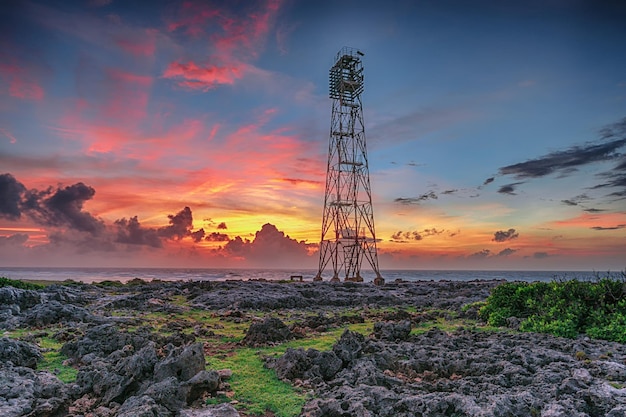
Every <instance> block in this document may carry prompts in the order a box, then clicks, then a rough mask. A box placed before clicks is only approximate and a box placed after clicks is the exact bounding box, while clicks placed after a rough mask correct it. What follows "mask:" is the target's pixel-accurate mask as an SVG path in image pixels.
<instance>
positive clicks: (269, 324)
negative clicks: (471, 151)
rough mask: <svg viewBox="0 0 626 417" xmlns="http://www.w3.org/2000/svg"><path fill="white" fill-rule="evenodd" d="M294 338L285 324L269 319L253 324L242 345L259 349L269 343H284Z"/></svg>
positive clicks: (272, 318)
mask: <svg viewBox="0 0 626 417" xmlns="http://www.w3.org/2000/svg"><path fill="white" fill-rule="evenodd" d="M292 338H293V334H292V333H291V330H289V328H288V327H287V326H286V325H285V323H283V322H282V321H281V320H280V319H277V318H275V317H267V318H266V319H265V320H263V321H262V322H259V323H252V324H251V325H250V328H248V331H247V332H246V335H245V337H244V338H243V340H242V341H241V343H242V344H244V345H247V346H251V347H258V346H264V345H267V344H268V343H274V342H284V341H286V340H290V339H292Z"/></svg>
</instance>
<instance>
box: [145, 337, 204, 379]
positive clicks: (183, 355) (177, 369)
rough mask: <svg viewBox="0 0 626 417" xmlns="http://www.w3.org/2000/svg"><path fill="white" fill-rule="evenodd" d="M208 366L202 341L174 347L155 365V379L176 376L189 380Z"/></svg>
mask: <svg viewBox="0 0 626 417" xmlns="http://www.w3.org/2000/svg"><path fill="white" fill-rule="evenodd" d="M205 367H206V361H205V360H204V347H203V345H202V343H194V344H193V345H189V346H186V347H178V348H173V349H172V350H171V351H170V353H169V355H168V356H167V357H166V358H165V359H164V360H162V361H161V362H159V363H157V364H156V366H155V367H154V379H155V380H156V381H162V380H164V379H166V378H169V377H172V376H173V377H176V379H178V380H179V381H181V382H185V381H188V380H189V379H191V377H193V376H194V375H196V374H197V373H198V372H200V371H203V370H204V368H205Z"/></svg>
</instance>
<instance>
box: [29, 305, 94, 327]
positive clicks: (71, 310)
mask: <svg viewBox="0 0 626 417" xmlns="http://www.w3.org/2000/svg"><path fill="white" fill-rule="evenodd" d="M94 318H95V317H94V316H93V315H92V314H91V313H90V312H89V311H88V310H87V309H85V308H83V307H78V306H75V305H73V304H63V303H61V302H59V301H48V302H46V303H41V304H37V305H36V306H34V307H32V308H31V309H30V310H28V312H27V313H26V314H25V316H24V317H23V318H22V320H21V324H22V325H23V326H31V327H43V326H47V325H50V324H56V323H64V324H66V323H81V322H89V321H93V320H94Z"/></svg>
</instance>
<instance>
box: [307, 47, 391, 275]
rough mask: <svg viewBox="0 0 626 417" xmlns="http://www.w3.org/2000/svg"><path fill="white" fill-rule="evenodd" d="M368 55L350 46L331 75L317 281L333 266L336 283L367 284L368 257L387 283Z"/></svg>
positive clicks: (369, 261)
mask: <svg viewBox="0 0 626 417" xmlns="http://www.w3.org/2000/svg"><path fill="white" fill-rule="evenodd" d="M364 55H365V54H364V53H363V52H361V51H359V50H358V49H354V48H349V47H344V48H342V49H341V50H340V51H339V52H338V53H337V56H336V57H335V64H334V65H333V66H332V67H331V68H330V72H329V89H330V91H329V95H330V98H331V99H332V100H333V103H332V115H331V118H330V140H329V146H328V167H327V170H326V192H325V194H324V213H323V218H322V238H321V241H320V259H319V269H318V273H317V275H316V277H315V280H316V281H321V280H322V273H323V272H324V270H325V269H326V267H327V266H328V265H329V264H331V265H332V268H333V277H332V279H331V281H339V280H340V276H341V277H343V279H344V281H353V282H363V277H362V276H361V263H362V262H363V259H364V258H365V259H366V260H367V261H368V263H369V264H370V266H371V268H372V270H373V271H374V273H376V278H375V280H374V283H375V284H377V285H381V284H384V283H385V280H384V279H383V278H382V276H381V275H380V271H379V269H378V255H377V252H376V232H375V230H374V211H373V209H372V192H371V188H370V178H369V168H368V164H367V149H366V146H365V125H364V123H363V104H362V102H361V93H362V92H363V63H362V61H361V57H363V56H364Z"/></svg>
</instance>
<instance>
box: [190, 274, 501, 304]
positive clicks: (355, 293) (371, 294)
mask: <svg viewBox="0 0 626 417" xmlns="http://www.w3.org/2000/svg"><path fill="white" fill-rule="evenodd" d="M499 283H501V281H472V282H459V281H420V282H410V283H398V284H387V285H382V286H376V285H373V284H364V283H350V282H343V283H330V282H296V283H291V284H280V283H273V282H246V283H243V284H244V285H242V283H241V282H236V281H226V282H213V283H211V285H210V286H208V289H207V286H205V287H204V288H194V287H192V286H189V287H187V289H188V292H189V296H188V298H189V299H190V300H193V305H194V307H196V308H204V309H209V310H219V309H244V310H247V309H253V310H275V309H295V308H298V309H301V308H309V309H328V308H329V307H364V306H380V307H382V306H402V305H406V306H420V307H421V308H426V307H427V308H440V309H451V310H460V308H461V307H462V306H463V305H465V304H468V303H471V302H474V301H480V300H484V299H485V298H487V296H488V295H489V291H490V289H491V288H493V287H494V286H496V285H497V284H499Z"/></svg>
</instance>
